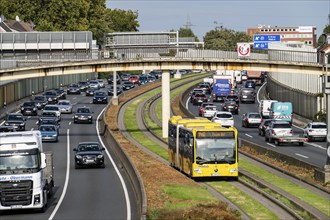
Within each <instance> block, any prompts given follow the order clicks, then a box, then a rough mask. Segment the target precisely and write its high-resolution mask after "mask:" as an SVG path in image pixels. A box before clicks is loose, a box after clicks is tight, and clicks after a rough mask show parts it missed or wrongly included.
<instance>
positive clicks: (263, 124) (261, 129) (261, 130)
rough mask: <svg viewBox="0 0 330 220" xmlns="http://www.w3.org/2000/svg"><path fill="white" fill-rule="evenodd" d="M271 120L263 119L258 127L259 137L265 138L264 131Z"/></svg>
mask: <svg viewBox="0 0 330 220" xmlns="http://www.w3.org/2000/svg"><path fill="white" fill-rule="evenodd" d="M272 121H273V119H263V120H262V122H261V123H260V125H259V127H258V133H259V135H260V136H265V132H266V129H267V127H268V125H269V124H270V122H272Z"/></svg>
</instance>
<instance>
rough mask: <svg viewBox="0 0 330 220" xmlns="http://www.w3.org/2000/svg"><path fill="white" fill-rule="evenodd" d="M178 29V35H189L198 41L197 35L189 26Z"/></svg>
mask: <svg viewBox="0 0 330 220" xmlns="http://www.w3.org/2000/svg"><path fill="white" fill-rule="evenodd" d="M178 31H179V37H191V38H194V39H195V42H199V40H198V37H197V36H196V35H195V34H194V32H193V31H192V30H191V29H190V28H180V29H179V30H178Z"/></svg>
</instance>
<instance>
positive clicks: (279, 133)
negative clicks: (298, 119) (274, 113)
mask: <svg viewBox="0 0 330 220" xmlns="http://www.w3.org/2000/svg"><path fill="white" fill-rule="evenodd" d="M290 136H293V131H292V127H291V124H290V122H288V121H281V120H272V121H271V122H270V123H269V124H268V126H267V128H266V130H265V141H269V142H274V140H275V139H276V138H279V137H290Z"/></svg>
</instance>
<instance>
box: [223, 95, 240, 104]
mask: <svg viewBox="0 0 330 220" xmlns="http://www.w3.org/2000/svg"><path fill="white" fill-rule="evenodd" d="M224 101H225V102H226V101H235V102H236V103H237V104H239V97H238V95H236V94H229V95H227V96H226V98H225V100H224Z"/></svg>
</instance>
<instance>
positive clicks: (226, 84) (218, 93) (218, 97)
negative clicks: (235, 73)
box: [212, 79, 232, 102]
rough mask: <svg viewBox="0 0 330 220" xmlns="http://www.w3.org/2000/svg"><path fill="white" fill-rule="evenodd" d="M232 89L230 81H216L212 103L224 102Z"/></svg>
mask: <svg viewBox="0 0 330 220" xmlns="http://www.w3.org/2000/svg"><path fill="white" fill-rule="evenodd" d="M231 88H232V84H231V80H230V79H214V83H213V94H212V101H213V102H218V101H224V100H225V98H226V97H227V95H229V94H230V92H231Z"/></svg>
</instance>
